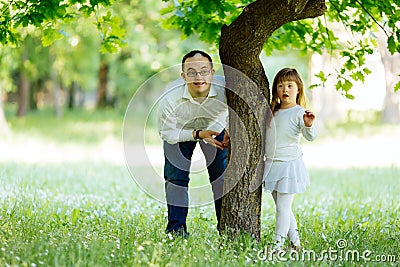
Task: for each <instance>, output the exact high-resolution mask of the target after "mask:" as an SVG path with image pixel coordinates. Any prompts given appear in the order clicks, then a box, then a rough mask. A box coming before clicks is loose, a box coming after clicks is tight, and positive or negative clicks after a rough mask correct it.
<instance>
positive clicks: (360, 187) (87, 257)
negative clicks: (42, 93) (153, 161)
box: [0, 111, 400, 266]
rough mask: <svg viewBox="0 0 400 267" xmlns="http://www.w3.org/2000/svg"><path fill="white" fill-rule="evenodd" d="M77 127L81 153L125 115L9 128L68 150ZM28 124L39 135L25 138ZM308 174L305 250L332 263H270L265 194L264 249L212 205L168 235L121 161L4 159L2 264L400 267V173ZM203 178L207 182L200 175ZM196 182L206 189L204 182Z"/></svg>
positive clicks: (300, 208)
mask: <svg viewBox="0 0 400 267" xmlns="http://www.w3.org/2000/svg"><path fill="white" fill-rule="evenodd" d="M96 116H97V119H95V120H93V121H92V120H91V118H94V117H96ZM75 121H79V122H80V123H81V130H78V133H77V134H75V135H73V136H72V137H71V138H72V140H73V141H75V142H79V143H80V144H81V145H82V148H83V149H84V148H85V147H86V146H88V147H89V146H93V144H95V143H96V142H100V141H101V140H102V138H105V135H104V134H99V133H98V131H99V130H102V129H103V126H105V125H108V124H109V125H113V127H110V128H107V127H105V129H104V131H105V132H108V133H109V134H110V135H112V136H114V137H116V138H118V136H120V133H119V131H120V130H118V127H119V126H118V125H120V122H121V121H120V118H119V116H117V115H115V114H113V113H112V112H110V113H108V111H105V112H103V113H100V115H99V114H97V113H96V114H95V113H86V112H84V111H79V112H76V113H72V114H64V117H63V118H62V119H61V120H57V119H52V116H51V114H47V115H46V113H45V114H44V115H43V114H34V115H31V116H30V117H29V119H26V120H25V121H18V120H17V119H12V120H11V121H10V122H11V126H12V130H13V133H14V135H16V136H19V137H18V138H19V139H21V140H23V139H24V137H26V138H28V136H29V138H31V139H32V140H37V139H40V140H43V139H44V140H46V139H47V138H49V139H52V141H53V142H55V143H59V144H64V142H65V141H64V140H66V139H67V140H68V138H69V137H68V136H69V135H70V133H69V128H70V127H72V125H74V122H75ZM50 122H51V123H50ZM38 125H40V127H39V126H38ZM25 127H28V128H29V129H30V128H32V129H35V130H27V131H24V130H25ZM54 128H57V130H55V129H54ZM52 131H53V132H52ZM86 131H87V134H86V135H85V136H84V137H83V138H82V139H81V138H80V135H82V134H83V132H86ZM33 133H34V134H33ZM103 133H104V132H103ZM53 134H59V135H60V136H58V137H54V136H52V135H53ZM90 136H95V140H93V139H91V138H90ZM310 176H311V183H312V185H311V187H310V188H309V189H308V190H307V192H305V193H303V194H299V195H297V196H296V198H295V201H294V212H295V214H296V217H297V218H298V223H299V226H300V234H301V237H302V243H303V246H304V247H305V249H307V250H313V251H314V252H316V253H318V256H319V255H320V253H322V251H323V250H327V251H329V249H330V250H331V255H330V256H331V257H330V259H325V260H322V261H307V260H306V261H301V260H299V261H295V260H294V261H293V260H292V261H289V262H278V261H277V260H276V259H275V261H274V262H272V261H270V260H268V259H265V258H263V256H264V254H263V250H264V248H265V247H267V246H269V245H270V244H271V243H272V234H273V231H274V223H275V222H274V216H275V211H274V205H273V201H272V198H271V197H270V196H269V195H267V194H264V196H263V206H262V240H261V241H260V242H256V241H254V240H252V239H251V238H249V237H247V236H246V235H243V236H242V237H240V238H239V239H237V240H233V241H230V240H227V239H226V238H225V237H220V236H219V235H218V232H217V230H216V219H215V216H214V210H213V207H212V205H208V206H203V207H196V208H191V209H190V211H189V217H188V228H189V231H190V233H191V236H190V237H189V239H185V240H183V239H180V238H178V239H173V238H171V237H170V236H168V235H165V234H164V229H165V226H166V207H165V204H163V203H160V202H158V201H156V200H154V199H152V198H151V197H149V196H148V195H146V194H145V193H144V192H142V191H141V190H140V189H139V188H138V187H137V185H136V184H135V182H134V180H133V179H132V178H131V177H130V174H129V172H128V170H127V168H126V167H125V166H124V165H123V164H115V163H107V162H97V161H96V162H92V161H91V160H90V158H88V159H87V160H86V161H84V162H78V163H73V162H68V161H67V162H61V163H54V162H53V163H50V162H42V163H40V164H30V163H26V162H16V161H2V162H0V265H1V266H3V265H10V266H244V265H251V266H266V265H270V264H271V263H276V264H277V265H278V266H292V265H298V266H311V265H314V266H316V265H317V266H336V265H342V266H360V265H361V264H363V265H367V266H370V265H375V264H376V265H378V263H375V262H367V263H364V261H362V260H361V262H354V261H351V260H348V259H347V260H346V259H345V258H343V259H340V258H338V259H336V260H334V259H335V256H345V255H346V253H347V252H350V253H351V252H353V251H357V253H360V254H362V253H363V252H365V251H367V250H368V251H371V254H370V255H369V257H370V259H375V258H376V256H379V255H383V256H390V255H393V256H394V257H395V258H396V262H394V263H388V262H386V263H385V264H386V265H392V266H397V265H399V263H400V254H399V248H400V241H399V240H400V222H399V217H400V214H399V211H400V204H399V202H398V200H397V199H398V194H399V192H400V183H399V178H400V168H399V167H398V166H397V167H396V166H392V167H385V168H359V169H342V170H335V169H310ZM195 179H203V180H204V179H206V178H205V177H204V175H203V176H202V175H201V174H199V175H196V177H193V180H195ZM193 184H194V185H199V184H201V183H199V181H198V180H197V181H193ZM342 239H343V240H345V241H346V243H347V246H346V247H345V248H343V249H338V247H337V242H338V241H340V240H342ZM332 250H337V253H336V254H335V252H332ZM292 256H293V257H294V256H296V255H292ZM325 256H327V254H325Z"/></svg>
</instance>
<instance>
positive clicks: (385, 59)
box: [378, 31, 400, 124]
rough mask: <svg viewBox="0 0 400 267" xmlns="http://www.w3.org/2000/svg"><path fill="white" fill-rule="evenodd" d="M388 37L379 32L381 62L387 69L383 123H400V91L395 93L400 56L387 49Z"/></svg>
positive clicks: (399, 70) (398, 80)
mask: <svg viewBox="0 0 400 267" xmlns="http://www.w3.org/2000/svg"><path fill="white" fill-rule="evenodd" d="M386 38H387V37H386V35H385V34H384V33H383V32H382V31H379V34H378V44H379V53H380V55H381V61H382V64H383V67H384V69H385V77H386V95H385V98H384V101H383V107H382V122H383V123H394V124H399V123H400V91H397V92H395V91H394V87H395V85H396V83H398V82H400V76H398V75H399V74H400V63H399V62H400V54H399V53H396V54H394V55H391V54H390V53H389V51H388V49H387V43H386Z"/></svg>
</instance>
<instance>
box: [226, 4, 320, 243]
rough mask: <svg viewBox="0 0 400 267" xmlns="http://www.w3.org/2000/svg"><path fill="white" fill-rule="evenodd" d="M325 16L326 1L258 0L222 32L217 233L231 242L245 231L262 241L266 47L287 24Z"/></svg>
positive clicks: (267, 89) (267, 100)
mask: <svg viewBox="0 0 400 267" xmlns="http://www.w3.org/2000/svg"><path fill="white" fill-rule="evenodd" d="M289 3H290V4H289ZM325 10H326V7H325V2H324V1H323V0H310V1H306V0H303V1H301V0H299V1H281V0H272V1H271V0H258V1H255V2H253V3H251V4H249V5H248V6H247V7H246V8H245V9H244V10H243V12H242V13H241V15H240V16H239V17H238V18H237V19H236V20H235V21H234V22H233V23H232V24H231V25H229V26H226V25H224V26H223V27H222V29H221V39H220V46H219V49H220V51H219V54H220V59H221V62H222V64H224V73H225V77H226V88H227V90H226V94H227V101H228V106H229V107H230V108H231V109H232V110H230V112H229V127H228V129H229V135H230V138H231V141H230V158H229V163H228V167H227V171H226V175H225V184H224V193H225V195H224V197H223V200H222V214H221V224H220V226H219V231H220V232H226V233H227V234H228V235H229V236H230V237H235V236H238V235H239V234H240V233H241V232H242V231H244V232H246V233H248V234H250V235H251V236H253V237H255V238H257V239H260V237H261V189H262V187H261V181H262V175H263V170H264V164H263V156H264V145H265V142H266V141H267V142H268V140H265V134H264V133H265V125H266V124H265V122H266V120H267V116H268V114H269V112H267V110H269V108H268V104H269V100H270V95H269V84H268V79H267V77H266V75H265V72H264V69H263V66H262V64H261V61H260V58H259V56H260V53H261V51H262V49H263V46H264V43H265V42H266V40H267V39H268V38H269V37H270V36H271V34H272V33H273V32H274V31H275V30H276V29H278V28H279V27H280V26H282V25H283V24H285V23H287V22H290V21H294V20H301V19H304V18H312V17H317V16H320V15H322V14H323V13H324V12H325ZM228 66H229V67H228ZM230 67H231V68H230ZM239 71H240V72H241V73H242V75H240V74H238V73H239Z"/></svg>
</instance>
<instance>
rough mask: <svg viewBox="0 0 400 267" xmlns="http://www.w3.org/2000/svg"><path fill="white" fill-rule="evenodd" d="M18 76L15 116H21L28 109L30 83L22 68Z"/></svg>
mask: <svg viewBox="0 0 400 267" xmlns="http://www.w3.org/2000/svg"><path fill="white" fill-rule="evenodd" d="M18 78H19V82H18V109H17V117H23V116H25V115H26V113H27V112H28V109H29V97H30V84H29V79H28V76H27V75H26V73H25V71H24V70H23V69H21V70H20V71H19V77H18Z"/></svg>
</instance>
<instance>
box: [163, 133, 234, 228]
mask: <svg viewBox="0 0 400 267" xmlns="http://www.w3.org/2000/svg"><path fill="white" fill-rule="evenodd" d="M224 133H225V131H223V132H222V133H221V134H220V135H218V136H217V137H216V139H217V140H218V141H221V142H222V140H223V138H224ZM197 143H198V142H196V141H188V142H180V143H177V144H169V143H167V142H165V141H164V156H165V165H164V178H165V195H166V200H167V207H168V225H167V229H166V232H167V233H169V232H173V231H184V232H187V228H186V217H187V214H188V208H189V195H188V185H189V180H190V178H189V172H190V163H191V158H192V155H193V151H194V149H195V147H196V144H197ZM199 144H200V147H201V150H202V151H203V153H204V156H205V159H206V163H207V170H208V175H209V180H210V183H211V187H212V191H213V197H214V205H215V213H216V216H217V220H218V224H219V221H220V218H221V205H222V194H223V184H224V174H225V169H226V157H227V149H224V150H221V149H218V148H215V147H213V146H212V145H210V144H206V143H204V142H199Z"/></svg>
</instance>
